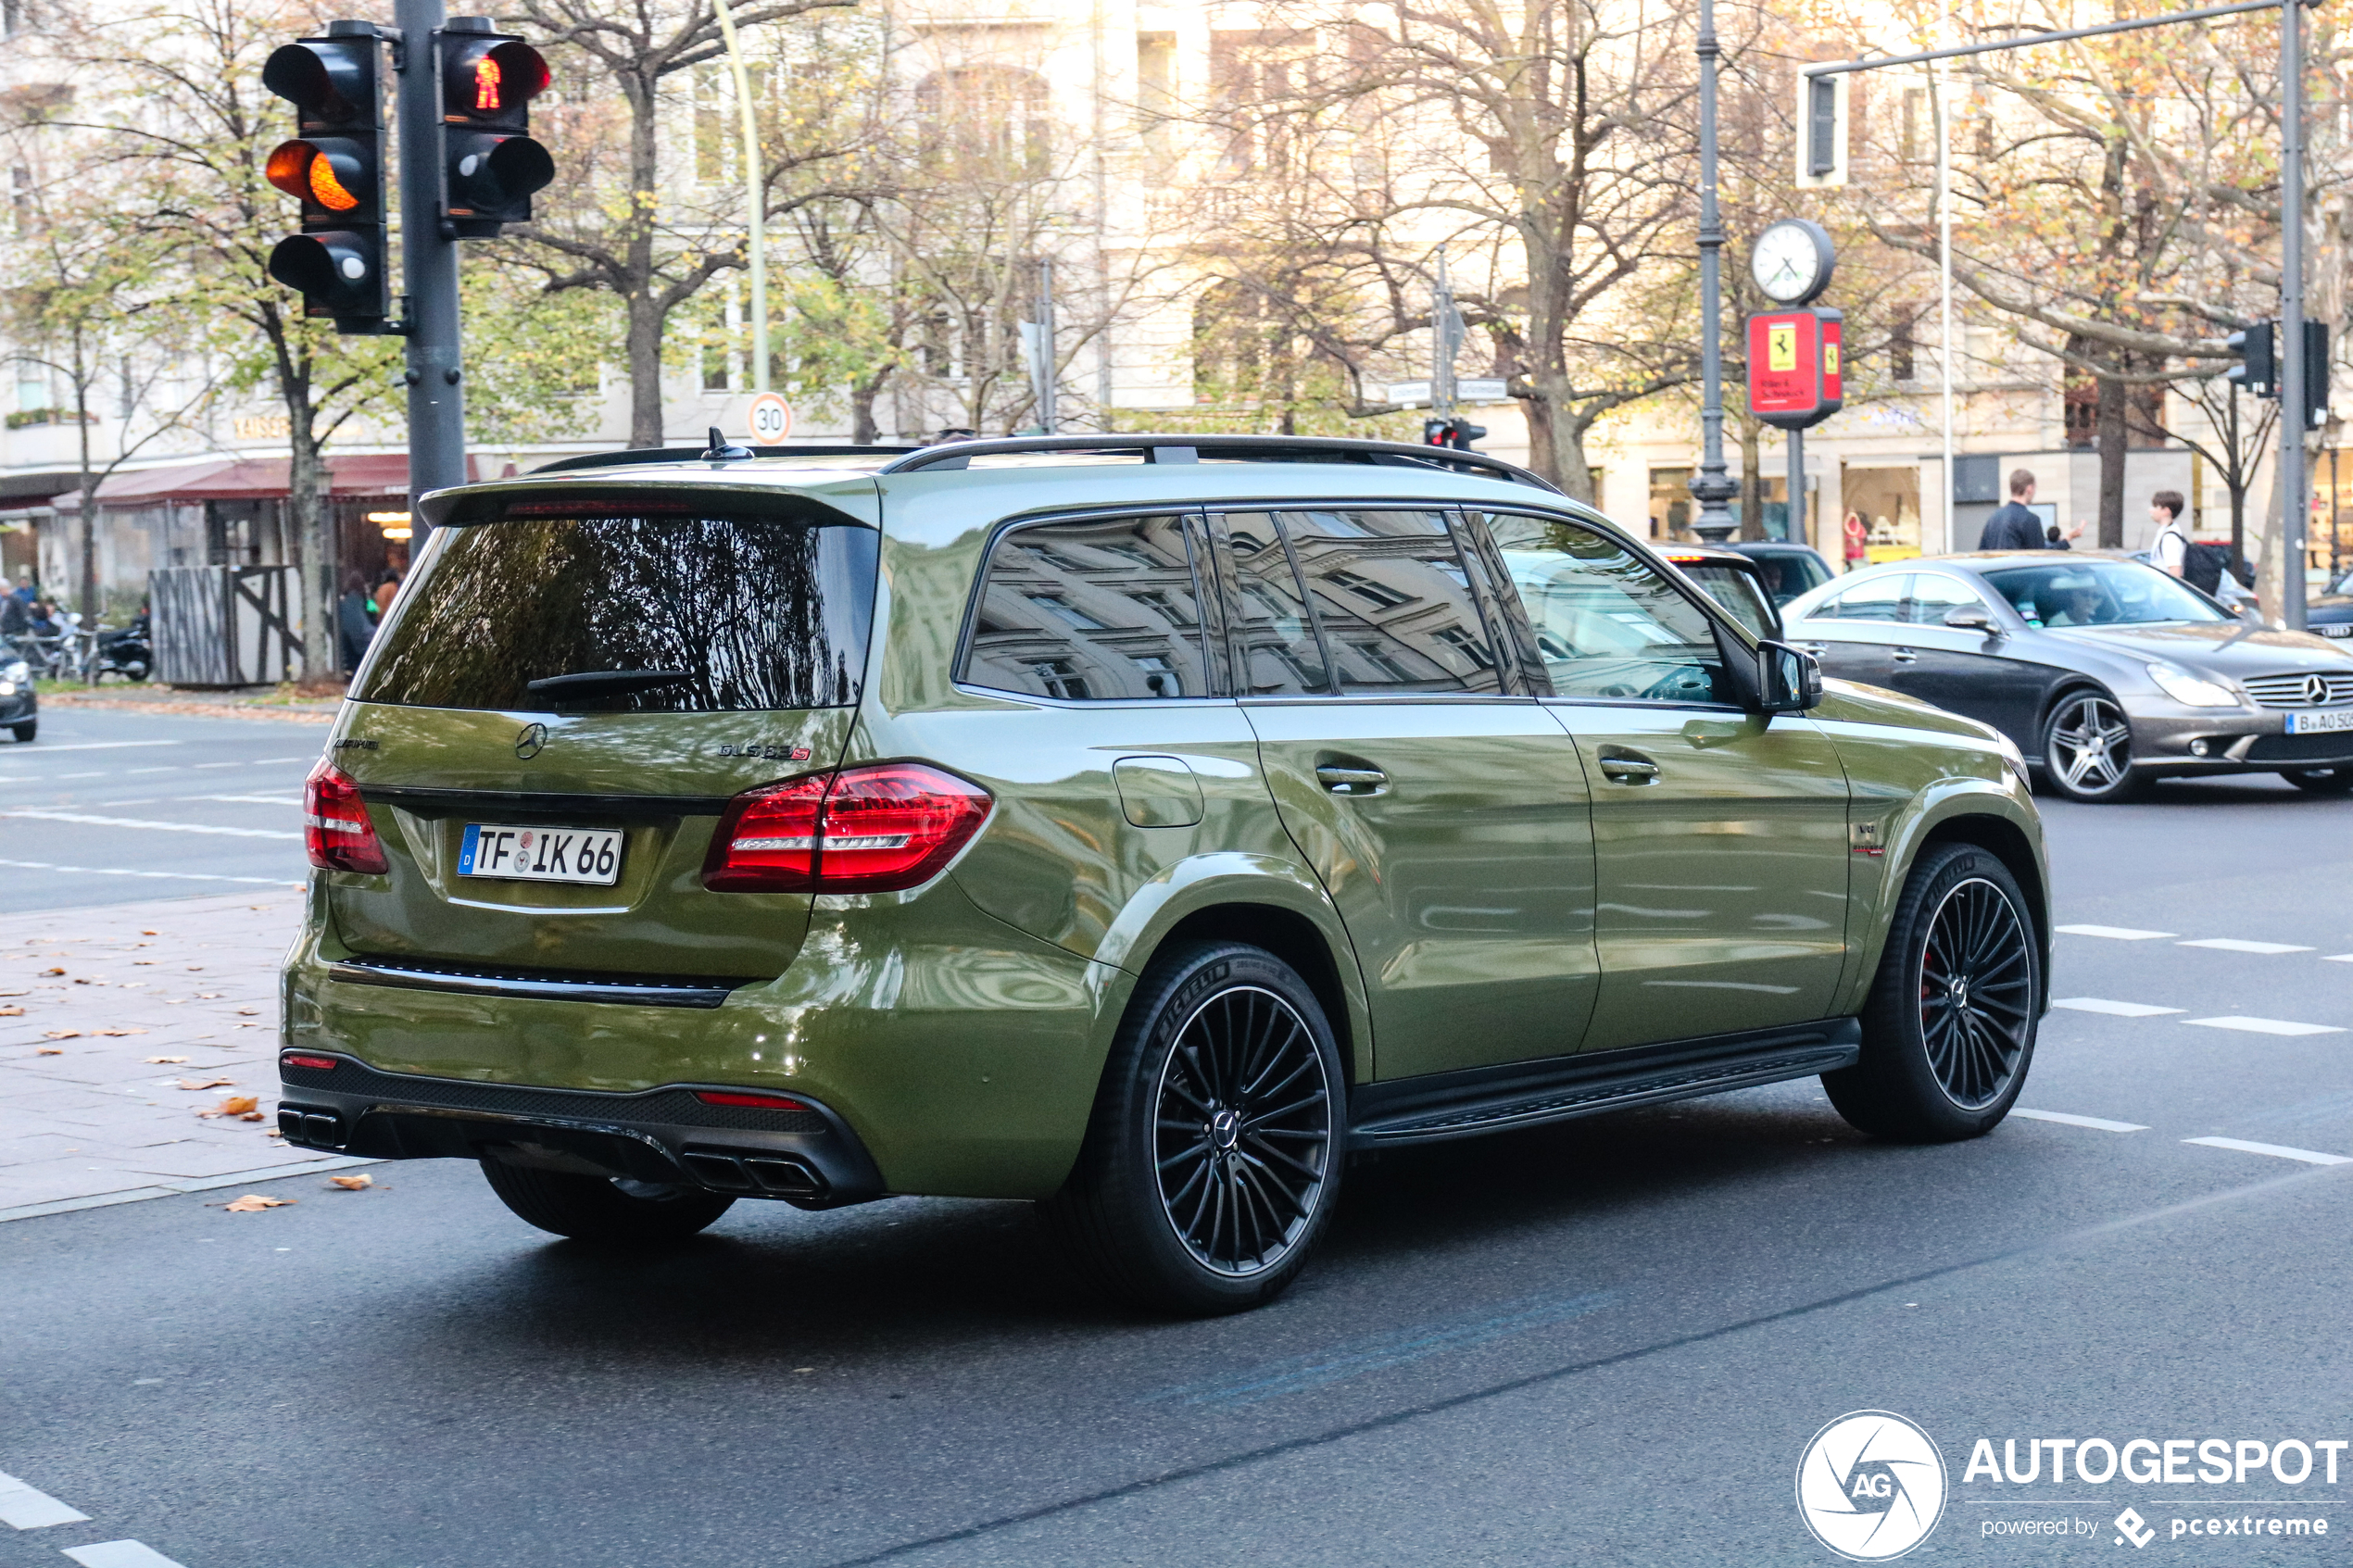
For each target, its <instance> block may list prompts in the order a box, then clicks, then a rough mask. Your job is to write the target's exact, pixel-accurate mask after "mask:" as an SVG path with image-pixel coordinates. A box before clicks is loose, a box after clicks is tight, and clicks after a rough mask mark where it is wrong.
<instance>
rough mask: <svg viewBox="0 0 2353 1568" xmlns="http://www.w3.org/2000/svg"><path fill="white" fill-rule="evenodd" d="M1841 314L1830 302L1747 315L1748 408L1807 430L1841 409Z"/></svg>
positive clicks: (1790, 427) (1766, 418) (1783, 425)
mask: <svg viewBox="0 0 2353 1568" xmlns="http://www.w3.org/2000/svg"><path fill="white" fill-rule="evenodd" d="M1839 332H1840V316H1839V313H1838V312H1837V311H1836V310H1833V309H1831V308H1829V307H1826V306H1812V307H1807V308H1805V309H1800V310H1774V311H1768V312H1767V313H1766V314H1764V315H1761V316H1751V317H1750V318H1749V319H1748V411H1749V412H1750V413H1752V414H1754V415H1755V416H1756V417H1757V418H1758V419H1760V420H1764V421H1765V422H1766V423H1767V424H1768V425H1779V426H1780V428H1781V429H1783V430H1806V429H1808V428H1810V427H1812V426H1814V425H1818V424H1820V423H1821V422H1822V421H1823V420H1827V419H1829V418H1830V417H1831V415H1832V414H1835V413H1837V412H1838V409H1839V403H1840V398H1841V387H1842V385H1843V379H1842V377H1841V376H1840V374H1839Z"/></svg>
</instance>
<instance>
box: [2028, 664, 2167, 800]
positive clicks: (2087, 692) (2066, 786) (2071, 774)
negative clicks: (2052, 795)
mask: <svg viewBox="0 0 2353 1568" xmlns="http://www.w3.org/2000/svg"><path fill="white" fill-rule="evenodd" d="M2043 776H2044V778H2045V779H2046V780H2047V781H2048V782H2049V784H2050V786H2051V788H2052V789H2053V790H2054V791H2055V792H2056V793H2057V794H2059V795H2061V796H2064V797H2067V798H2068V799H2070V800H2080V801H2082V802H2084V803H2086V804H2088V805H2103V806H2104V805H2112V804H2114V803H2115V802H2117V801H2120V800H2130V799H2132V798H2133V797H2134V796H2136V795H2138V794H2140V793H2141V790H2142V788H2143V786H2144V785H2145V784H2146V782H2147V781H2146V780H2145V779H2143V778H2141V777H2140V776H2139V775H2138V774H2136V773H2134V772H2133V721H2131V720H2130V719H2128V718H2126V717H2125V716H2124V709H2123V708H2122V707H2121V706H2120V705H2119V704H2118V702H2117V700H2116V699H2115V698H2114V697H2112V696H2108V693H2106V692H2103V691H2094V690H2091V689H2089V688H2084V687H2079V688H2077V689H2076V690H2074V691H2071V692H2069V693H2068V694H2067V695H2066V696H2062V697H2060V698H2059V699H2058V702H2057V704H2056V705H2055V706H2054V707H2053V708H2052V709H2051V712H2050V716H2049V717H2048V718H2046V719H2045V720H2044V721H2043Z"/></svg>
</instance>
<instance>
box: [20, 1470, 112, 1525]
mask: <svg viewBox="0 0 2353 1568" xmlns="http://www.w3.org/2000/svg"><path fill="white" fill-rule="evenodd" d="M89 1517H90V1516H89V1515H88V1514H86V1513H82V1512H76V1511H75V1510H73V1509H70V1508H68V1507H67V1506H66V1505H65V1504H64V1503H61V1502H59V1501H58V1500H57V1499H55V1498H53V1497H51V1496H50V1495H49V1494H48V1493H46V1492H44V1491H43V1490H41V1489H40V1488H39V1487H37V1486H28V1485H27V1484H25V1483H24V1482H22V1481H19V1480H18V1479H17V1478H16V1477H15V1476H13V1475H0V1524H6V1525H8V1526H9V1527H10V1528H11V1529H17V1530H39V1529H42V1528H44V1527H45V1526H47V1525H51V1524H72V1523H73V1522H74V1521H76V1520H78V1519H87V1518H89Z"/></svg>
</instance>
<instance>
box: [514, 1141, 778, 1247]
mask: <svg viewBox="0 0 2353 1568" xmlns="http://www.w3.org/2000/svg"><path fill="white" fill-rule="evenodd" d="M482 1173H483V1175H484V1178H486V1179H487V1180H488V1181H489V1183H490V1190H491V1191H493V1192H495V1193H497V1195H498V1200H499V1201H500V1202H501V1203H504V1204H505V1205H506V1206H507V1207H508V1208H510V1209H511V1210H514V1212H515V1217H516V1218H517V1219H519V1220H522V1222H523V1223H526V1224H533V1225H537V1226H538V1227H539V1228H540V1229H541V1230H543V1231H553V1232H554V1233H555V1234H556V1235H558V1236H570V1237H572V1238H573V1240H574V1241H595V1242H604V1243H608V1244H617V1245H624V1246H643V1245H645V1244H647V1243H649V1242H661V1241H675V1240H678V1239H679V1238H681V1237H683V1236H692V1235H694V1234H695V1233H696V1232H697V1231H698V1230H701V1229H702V1228H703V1227H704V1226H706V1225H708V1224H710V1223H711V1222H712V1221H713V1220H716V1219H717V1218H719V1216H720V1215H722V1214H724V1213H725V1212H726V1211H727V1210H729V1209H730V1208H732V1207H733V1206H734V1205H735V1201H736V1200H735V1199H734V1198H728V1197H725V1196H724V1195H722V1194H720V1193H715V1192H704V1191H703V1190H701V1189H700V1188H699V1187H690V1186H678V1187H671V1188H668V1189H666V1190H665V1189H661V1188H659V1187H656V1186H655V1185H653V1184H652V1183H648V1182H629V1183H625V1184H624V1183H621V1182H614V1181H608V1180H607V1179H605V1178H604V1177H602V1176H576V1175H573V1174H571V1173H568V1172H563V1171H540V1170H535V1169H533V1168H532V1167H530V1166H526V1165H510V1164H508V1163H507V1162H506V1161H505V1160H494V1159H488V1158H485V1159H484V1160H483V1162H482ZM630 1189H634V1190H630Z"/></svg>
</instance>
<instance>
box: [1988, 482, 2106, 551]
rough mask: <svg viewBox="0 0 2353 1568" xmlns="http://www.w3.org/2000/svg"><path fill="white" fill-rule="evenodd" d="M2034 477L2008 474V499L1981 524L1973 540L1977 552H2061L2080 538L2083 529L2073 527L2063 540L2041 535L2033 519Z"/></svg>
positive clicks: (2037, 521)
mask: <svg viewBox="0 0 2353 1568" xmlns="http://www.w3.org/2000/svg"><path fill="white" fill-rule="evenodd" d="M2033 502H2034V475H2033V472H2032V470H2027V469H2012V470H2010V498H2009V504H2008V505H2007V506H2002V507H1996V508H1994V515H1993V516H1992V517H1989V518H1987V519H1986V520H1985V529H1984V532H1983V533H1980V534H1979V535H1978V536H1977V547H1978V548H1979V549H1981V550H2065V549H2070V548H2072V547H2073V546H2071V545H2070V540H2073V539H2077V538H2080V537H2081V536H2082V533H2083V525H2082V523H2080V522H2079V523H2077V524H2076V525H2075V526H2074V527H2073V528H2071V529H2070V530H2068V532H2067V535H2066V537H2065V538H2061V537H2060V536H2059V535H2058V533H2057V532H2056V530H2057V524H2053V525H2052V530H2053V531H2052V532H2050V533H2045V531H2044V527H2043V520H2042V519H2041V518H2039V517H2036V516H2035V515H2034V506H2033Z"/></svg>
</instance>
